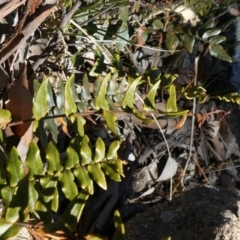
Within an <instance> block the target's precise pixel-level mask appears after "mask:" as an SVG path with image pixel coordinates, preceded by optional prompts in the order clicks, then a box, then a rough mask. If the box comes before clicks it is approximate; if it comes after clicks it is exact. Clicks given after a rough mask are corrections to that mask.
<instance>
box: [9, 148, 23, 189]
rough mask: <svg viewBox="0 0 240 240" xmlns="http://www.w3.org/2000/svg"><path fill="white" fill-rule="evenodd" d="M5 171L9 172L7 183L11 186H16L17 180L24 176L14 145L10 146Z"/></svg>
mask: <svg viewBox="0 0 240 240" xmlns="http://www.w3.org/2000/svg"><path fill="white" fill-rule="evenodd" d="M7 172H8V174H9V183H10V186H11V187H15V186H17V184H18V182H19V181H20V180H21V179H23V178H24V176H25V173H24V168H23V164H22V162H21V160H20V159H19V156H18V152H17V149H16V148H15V147H12V149H11V151H10V153H9V158H8V165H7Z"/></svg>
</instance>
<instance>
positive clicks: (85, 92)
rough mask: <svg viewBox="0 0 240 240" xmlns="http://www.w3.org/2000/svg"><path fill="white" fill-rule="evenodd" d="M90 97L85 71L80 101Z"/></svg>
mask: <svg viewBox="0 0 240 240" xmlns="http://www.w3.org/2000/svg"><path fill="white" fill-rule="evenodd" d="M90 99H92V97H91V94H90V92H89V82H88V76H87V74H86V73H85V74H84V75H83V87H82V91H81V100H82V101H88V100H90Z"/></svg>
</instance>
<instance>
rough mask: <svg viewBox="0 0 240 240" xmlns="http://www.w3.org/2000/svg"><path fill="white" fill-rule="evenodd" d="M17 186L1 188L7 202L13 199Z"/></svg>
mask: <svg viewBox="0 0 240 240" xmlns="http://www.w3.org/2000/svg"><path fill="white" fill-rule="evenodd" d="M16 189H17V187H10V186H5V187H3V188H2V189H1V196H2V198H3V200H4V201H5V202H6V203H10V202H11V201H12V197H13V194H14V193H15V192H16Z"/></svg>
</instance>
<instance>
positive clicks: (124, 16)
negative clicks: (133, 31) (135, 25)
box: [118, 6, 128, 22]
mask: <svg viewBox="0 0 240 240" xmlns="http://www.w3.org/2000/svg"><path fill="white" fill-rule="evenodd" d="M118 19H121V20H122V21H125V22H127V21H128V6H124V7H121V8H120V13H119V16H118Z"/></svg>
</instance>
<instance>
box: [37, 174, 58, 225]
mask: <svg viewBox="0 0 240 240" xmlns="http://www.w3.org/2000/svg"><path fill="white" fill-rule="evenodd" d="M40 183H41V186H42V188H43V190H42V192H41V194H40V195H39V198H38V200H37V202H36V204H35V210H36V211H37V212H38V214H39V216H40V218H41V220H42V221H44V222H45V223H50V222H51V220H52V216H51V208H52V201H53V198H54V197H55V198H56V193H55V191H56V188H57V183H58V175H55V176H49V177H45V178H41V179H40Z"/></svg>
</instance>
